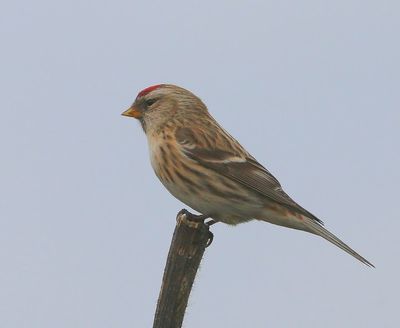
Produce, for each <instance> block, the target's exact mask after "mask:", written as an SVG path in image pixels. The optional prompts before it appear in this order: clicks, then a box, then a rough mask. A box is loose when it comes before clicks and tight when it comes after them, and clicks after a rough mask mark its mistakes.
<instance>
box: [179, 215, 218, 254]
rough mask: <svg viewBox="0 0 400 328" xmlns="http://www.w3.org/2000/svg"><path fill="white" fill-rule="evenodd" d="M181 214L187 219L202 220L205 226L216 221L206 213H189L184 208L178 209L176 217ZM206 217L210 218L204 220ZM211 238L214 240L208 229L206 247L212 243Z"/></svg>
mask: <svg viewBox="0 0 400 328" xmlns="http://www.w3.org/2000/svg"><path fill="white" fill-rule="evenodd" d="M181 215H185V216H186V218H187V219H188V220H191V221H195V222H202V223H204V224H205V225H206V226H207V227H210V226H211V225H213V224H215V223H217V222H218V221H215V220H213V219H211V218H210V216H209V215H206V214H201V215H196V214H193V213H190V212H189V211H188V210H186V209H182V210H180V211H179V213H178V215H177V216H176V218H177V219H178V218H179V217H180V216H181ZM207 219H210V220H208V221H206V220H207ZM213 240H214V234H213V233H212V232H211V231H208V241H207V244H206V247H208V246H210V245H211V244H212V242H213Z"/></svg>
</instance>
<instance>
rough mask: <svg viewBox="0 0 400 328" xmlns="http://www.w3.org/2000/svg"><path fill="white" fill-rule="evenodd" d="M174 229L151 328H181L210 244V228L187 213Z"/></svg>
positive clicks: (179, 214) (183, 212) (178, 219)
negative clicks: (197, 275) (195, 281)
mask: <svg viewBox="0 0 400 328" xmlns="http://www.w3.org/2000/svg"><path fill="white" fill-rule="evenodd" d="M176 221H177V223H176V227H175V231H174V234H173V236H172V241H171V246H170V248H169V253H168V258H167V263H166V265H165V269H164V276H163V279H162V284H161V290H160V295H159V297H158V302H157V309H156V313H155V317H154V323H153V328H180V327H181V326H182V322H183V317H184V315H185V310H186V306H187V303H188V299H189V295H190V291H191V290H192V286H193V281H194V279H195V277H196V273H197V269H198V268H199V265H200V262H201V259H202V257H203V253H204V250H205V248H206V247H207V246H208V245H209V244H210V242H211V240H212V234H211V232H210V231H209V225H208V224H206V223H204V220H199V219H198V218H197V220H196V216H195V215H193V214H191V213H189V212H188V211H186V210H182V211H180V212H179V213H178V215H177V217H176Z"/></svg>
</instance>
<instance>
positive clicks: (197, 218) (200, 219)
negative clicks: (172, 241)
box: [178, 209, 216, 226]
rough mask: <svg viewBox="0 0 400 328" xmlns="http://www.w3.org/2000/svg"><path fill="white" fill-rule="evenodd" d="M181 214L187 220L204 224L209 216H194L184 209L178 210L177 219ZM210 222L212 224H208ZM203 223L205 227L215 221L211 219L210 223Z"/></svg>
mask: <svg viewBox="0 0 400 328" xmlns="http://www.w3.org/2000/svg"><path fill="white" fill-rule="evenodd" d="M183 214H184V215H186V218H187V219H188V220H191V221H196V222H204V221H205V220H207V219H210V216H209V215H206V214H200V215H196V214H193V213H190V212H189V211H188V210H186V209H182V210H180V211H179V213H178V217H179V216H180V215H183ZM210 222H212V223H210ZM204 223H205V224H206V225H208V226H210V225H212V224H214V223H216V221H214V220H212V219H211V220H210V221H207V222H204Z"/></svg>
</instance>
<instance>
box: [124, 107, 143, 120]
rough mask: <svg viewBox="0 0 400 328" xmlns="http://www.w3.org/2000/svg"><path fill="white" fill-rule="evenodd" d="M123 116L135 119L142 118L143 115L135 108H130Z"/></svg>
mask: <svg viewBox="0 0 400 328" xmlns="http://www.w3.org/2000/svg"><path fill="white" fill-rule="evenodd" d="M121 115H124V116H129V117H134V118H141V117H142V113H141V112H140V111H138V109H137V108H136V107H135V106H131V107H129V108H128V109H127V110H126V111H125V112H123V113H122V114H121Z"/></svg>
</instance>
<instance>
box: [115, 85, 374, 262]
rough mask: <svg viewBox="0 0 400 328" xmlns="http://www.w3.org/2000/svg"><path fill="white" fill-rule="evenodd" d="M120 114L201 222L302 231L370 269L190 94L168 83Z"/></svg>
mask: <svg viewBox="0 0 400 328" xmlns="http://www.w3.org/2000/svg"><path fill="white" fill-rule="evenodd" d="M122 115H125V116H131V117H134V118H136V119H138V120H139V121H140V123H141V125H142V127H143V130H144V132H145V133H146V136H147V140H148V144H149V148H150V158H151V164H152V166H153V169H154V171H155V173H156V175H157V177H158V178H159V179H160V181H161V182H162V184H163V185H164V186H165V187H166V188H167V189H168V191H169V192H170V193H171V194H172V195H174V196H175V197H176V198H178V199H179V200H180V201H182V202H183V203H185V204H187V205H188V206H190V207H191V208H193V209H195V210H196V211H198V212H200V213H202V214H203V217H209V218H212V219H213V220H215V221H221V222H224V223H227V224H232V225H235V224H238V223H242V222H246V221H249V220H252V219H257V220H262V221H266V222H270V223H273V224H277V225H281V226H285V227H289V228H293V229H299V230H304V231H307V232H310V233H313V234H316V235H319V236H321V237H323V238H325V239H326V240H328V241H330V242H331V243H333V244H334V245H336V246H338V247H340V248H341V249H343V250H344V251H346V252H347V253H349V254H350V255H352V256H354V257H355V258H356V259H358V260H360V261H361V262H362V263H365V264H366V265H369V266H373V264H372V263H370V262H369V261H367V260H366V259H365V258H364V257H362V256H361V255H359V254H358V253H357V252H355V251H354V250H353V249H352V248H350V247H349V246H347V245H346V244H345V243H344V242H342V241H341V240H340V239H339V238H337V237H336V236H335V235H333V234H332V233H330V232H329V231H328V230H326V229H325V228H324V227H323V223H322V221H321V220H319V219H318V218H317V217H315V216H314V215H313V214H311V213H310V212H309V211H307V210H306V209H304V208H303V207H301V206H300V205H299V204H297V203H296V202H295V201H294V200H292V199H291V198H290V197H289V196H288V195H287V194H286V193H285V192H284V191H283V189H282V187H281V185H280V183H279V181H278V180H277V179H276V178H275V177H274V176H273V175H272V174H271V173H270V172H269V171H268V170H267V169H266V168H265V167H264V166H262V165H261V164H260V163H258V162H257V160H256V159H255V158H254V157H253V156H251V155H250V154H249V153H248V152H247V151H246V150H245V149H244V148H243V147H242V146H241V145H240V144H239V143H238V142H237V141H236V140H235V139H234V138H233V137H232V136H231V135H230V134H228V132H226V131H225V130H224V129H223V128H222V127H221V126H220V125H219V124H218V123H217V122H216V121H215V119H214V118H213V117H212V116H211V115H210V113H209V112H208V110H207V107H206V106H205V105H204V103H203V102H202V101H201V100H200V99H199V98H198V97H196V96H195V95H194V94H193V93H191V92H190V91H188V90H185V89H183V88H180V87H178V86H175V85H170V84H159V85H154V86H151V87H148V88H146V89H144V90H142V91H141V92H139V94H138V95H137V97H136V100H135V102H134V103H133V105H132V106H131V107H130V108H129V109H128V110H126V111H125V112H123V113H122Z"/></svg>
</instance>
